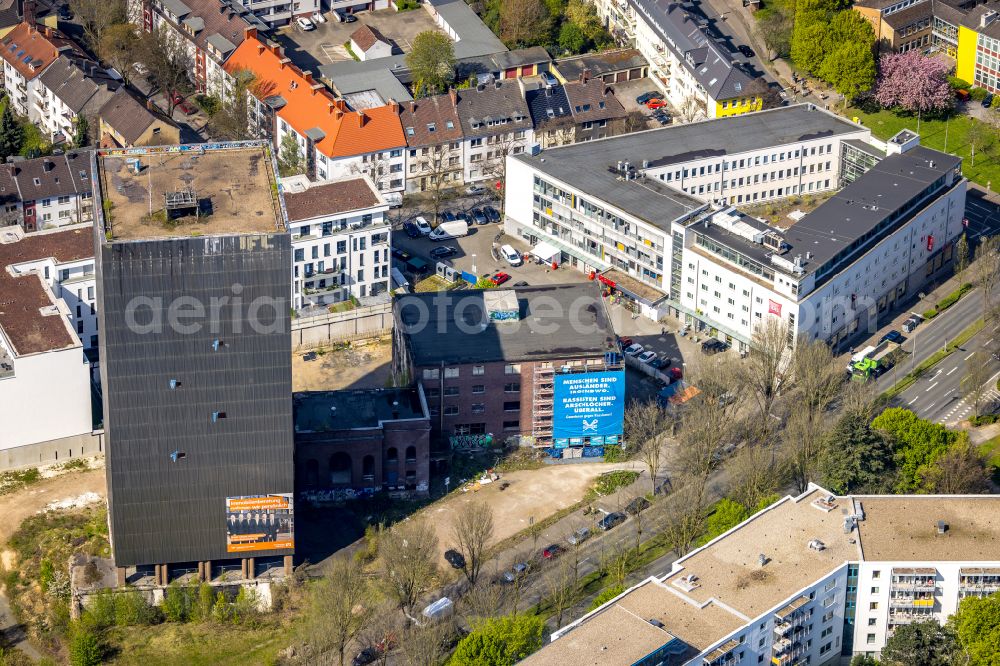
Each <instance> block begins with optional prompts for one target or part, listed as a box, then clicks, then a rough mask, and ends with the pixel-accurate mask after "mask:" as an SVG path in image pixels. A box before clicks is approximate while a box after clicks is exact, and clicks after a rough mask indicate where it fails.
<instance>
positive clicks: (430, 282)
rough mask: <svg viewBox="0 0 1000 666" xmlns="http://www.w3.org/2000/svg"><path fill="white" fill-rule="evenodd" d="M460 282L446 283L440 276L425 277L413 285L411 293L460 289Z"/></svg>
mask: <svg viewBox="0 0 1000 666" xmlns="http://www.w3.org/2000/svg"><path fill="white" fill-rule="evenodd" d="M461 288H462V281H461V280H458V281H456V282H448V281H447V280H445V279H444V278H443V277H441V276H440V275H431V276H430V277H426V278H424V279H423V280H421V281H420V282H418V283H416V284H415V285H413V291H415V292H416V293H418V294H419V293H421V292H428V291H451V290H452V289H461Z"/></svg>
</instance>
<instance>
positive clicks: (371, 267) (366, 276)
mask: <svg viewBox="0 0 1000 666" xmlns="http://www.w3.org/2000/svg"><path fill="white" fill-rule="evenodd" d="M281 186H282V189H283V190H284V198H285V209H286V211H287V212H288V226H289V231H290V232H291V236H292V257H293V265H292V304H293V307H295V308H296V309H297V310H302V309H310V308H316V307H324V306H328V305H332V304H334V303H340V302H343V301H347V300H350V299H352V298H353V299H358V300H359V301H360V300H361V299H365V300H367V301H369V302H370V299H371V298H372V297H378V296H380V295H383V297H387V296H388V292H389V290H390V283H391V279H392V278H391V275H390V266H391V261H392V256H391V254H390V240H391V235H392V229H391V227H390V224H389V220H388V218H387V217H386V212H387V211H388V210H389V205H388V204H387V203H386V202H385V201H384V200H383V199H382V197H381V195H380V194H379V192H378V190H377V189H376V188H375V186H374V184H373V183H372V181H371V179H370V178H368V177H367V176H354V177H351V178H345V179H341V180H335V181H328V182H323V183H311V182H309V180H308V179H306V178H305V176H296V177H293V178H286V179H284V180H283V181H282V183H281Z"/></svg>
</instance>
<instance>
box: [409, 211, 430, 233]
mask: <svg viewBox="0 0 1000 666" xmlns="http://www.w3.org/2000/svg"><path fill="white" fill-rule="evenodd" d="M413 226H415V227H416V228H417V231H419V232H420V233H421V235H423V236H427V235H429V234H430V233H431V231H433V229H432V228H431V223H430V222H428V221H427V220H426V218H424V217H423V216H422V215H417V216H416V217H415V218H413Z"/></svg>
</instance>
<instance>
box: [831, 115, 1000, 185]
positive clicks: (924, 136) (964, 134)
mask: <svg viewBox="0 0 1000 666" xmlns="http://www.w3.org/2000/svg"><path fill="white" fill-rule="evenodd" d="M844 115H846V116H847V117H848V118H851V117H855V116H856V117H857V118H858V119H860V120H861V122H862V123H863V124H864V125H865V126H866V127H869V128H871V131H872V134H873V135H875V136H876V137H878V138H879V139H882V140H883V141H884V140H886V139H888V138H890V137H892V136H893V135H894V134H896V133H897V132H899V130H902V129H910V130H913V131H915V132H916V131H917V117H916V116H912V115H899V114H897V113H894V112H892V111H884V110H883V111H878V112H876V113H866V112H864V111H862V110H861V109H859V108H856V107H849V108H848V109H847V111H846V112H845V113H844ZM975 124H982V121H980V120H976V119H975V118H970V117H969V116H966V115H955V116H952V117H951V118H950V119H949V120H948V121H947V123H946V121H945V120H944V119H937V118H935V119H930V120H928V119H926V118H921V120H920V130H919V133H920V143H921V145H924V146H927V147H928V148H933V149H935V150H941V151H944V152H947V153H952V154H954V155H958V156H959V157H961V158H962V173H963V174H964V175H965V177H966V178H968V179H969V180H971V181H973V182H975V183H979V184H980V185H982V186H983V187H986V183H987V182H988V181H992V182H993V183H994V184H996V183H1000V142H995V143H994V146H993V147H992V149H988V150H982V149H981V148H980V147H979V146H976V160H975V166H973V165H972V160H971V157H972V145H971V144H970V143H969V139H968V135H969V129H970V128H971V127H972V126H973V125H975ZM946 125H947V129H946ZM946 135H947V140H948V143H947V146H945V136H946Z"/></svg>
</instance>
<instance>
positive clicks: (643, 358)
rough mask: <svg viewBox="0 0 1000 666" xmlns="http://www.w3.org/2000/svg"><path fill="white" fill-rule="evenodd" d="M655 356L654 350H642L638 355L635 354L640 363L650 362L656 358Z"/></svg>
mask: <svg viewBox="0 0 1000 666" xmlns="http://www.w3.org/2000/svg"><path fill="white" fill-rule="evenodd" d="M656 357H657V354H656V352H655V351H644V352H642V353H641V354H639V355H638V356H636V358H637V359H639V361H640V362H641V363H647V364H648V363H652V362H653V361H654V360H656Z"/></svg>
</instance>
